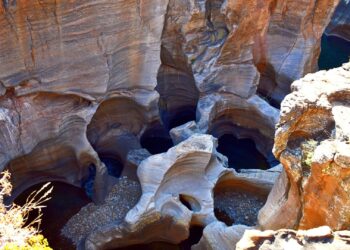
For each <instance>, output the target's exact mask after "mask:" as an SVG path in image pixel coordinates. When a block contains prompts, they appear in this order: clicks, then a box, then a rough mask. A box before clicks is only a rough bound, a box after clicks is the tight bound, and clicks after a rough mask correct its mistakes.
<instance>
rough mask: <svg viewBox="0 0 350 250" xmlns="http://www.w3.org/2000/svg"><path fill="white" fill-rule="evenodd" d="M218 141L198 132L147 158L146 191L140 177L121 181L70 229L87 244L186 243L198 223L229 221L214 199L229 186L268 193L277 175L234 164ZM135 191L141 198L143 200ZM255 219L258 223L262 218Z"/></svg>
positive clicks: (143, 167)
mask: <svg viewBox="0 0 350 250" xmlns="http://www.w3.org/2000/svg"><path fill="white" fill-rule="evenodd" d="M216 144H217V142H216V139H215V138H214V137H212V136H211V135H202V134H194V135H192V136H191V137H190V138H188V139H187V140H185V141H183V142H181V143H179V144H178V145H176V146H175V147H173V148H171V149H169V150H168V151H167V152H166V153H163V154H157V155H153V156H150V157H148V158H146V159H144V160H143V161H142V162H141V163H140V165H139V166H138V170H137V175H138V179H139V181H140V185H141V190H142V194H141V195H140V190H139V189H138V185H137V184H136V183H135V181H130V180H128V179H124V180H121V181H119V184H118V183H117V184H116V185H115V186H114V187H113V188H112V191H111V193H110V194H109V196H108V197H107V199H106V200H105V202H104V203H103V204H102V205H97V206H96V205H93V204H89V205H88V206H86V207H84V208H83V209H82V210H81V211H80V212H79V213H78V214H77V215H76V216H74V217H73V218H72V219H71V221H70V222H68V224H67V225H66V227H65V229H64V234H65V235H66V236H67V237H69V238H71V239H72V240H73V241H74V242H75V243H76V244H77V245H80V246H81V247H82V248H83V249H110V248H112V247H113V248H115V247H125V246H130V245H137V244H146V243H151V242H161V241H164V242H168V243H172V244H180V243H181V242H182V241H184V240H186V239H187V238H188V237H189V232H190V230H191V228H192V227H196V226H197V227H198V226H201V227H205V226H207V225H209V224H211V223H219V225H221V224H223V223H221V222H219V220H218V219H217V216H216V214H215V204H214V203H215V202H214V199H215V196H217V195H219V194H220V192H221V190H222V189H223V188H225V187H226V188H227V187H229V188H230V190H234V191H240V192H242V193H249V192H251V193H254V195H258V196H259V195H261V197H265V199H266V196H267V194H268V193H269V192H270V190H271V188H272V184H271V181H272V182H273V179H274V178H276V176H277V175H276V174H275V173H274V172H272V171H271V172H269V171H261V172H259V171H255V172H254V171H252V172H245V173H236V172H235V171H234V170H233V169H228V168H227V159H226V157H224V156H223V155H221V154H219V153H218V152H217V151H216ZM214 190H215V192H214ZM139 195H140V196H139ZM128 196H132V197H133V199H128ZM135 197H137V199H138V197H140V198H139V199H138V201H137V200H136V199H135ZM135 201H137V203H135ZM120 202H121V204H120ZM244 202H245V201H242V203H244ZM225 206H227V207H228V208H229V206H230V204H226V205H225ZM245 212H247V211H245ZM243 217H244V216H243ZM233 219H236V218H233ZM253 220H254V221H253V224H255V223H256V218H253ZM78 222H79V223H78ZM77 224H79V226H77ZM252 226H254V225H252ZM238 228H248V227H247V226H242V225H241V226H238ZM242 233H243V232H240V233H239V235H241V234H242Z"/></svg>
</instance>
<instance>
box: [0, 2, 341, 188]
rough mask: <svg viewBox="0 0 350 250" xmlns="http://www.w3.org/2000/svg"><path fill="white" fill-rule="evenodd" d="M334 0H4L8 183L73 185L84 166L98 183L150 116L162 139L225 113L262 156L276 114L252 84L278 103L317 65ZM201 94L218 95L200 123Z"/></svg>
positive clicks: (1, 50) (2, 161) (0, 46)
mask: <svg viewBox="0 0 350 250" xmlns="http://www.w3.org/2000/svg"><path fill="white" fill-rule="evenodd" d="M337 2H338V1H337V0H327V1H326V0H322V1H308V2H305V3H304V2H295V1H282V0H281V1H272V0H269V1H256V0H254V1H249V2H246V1H245V2H244V1H233V0H229V1H221V0H215V1H212V0H210V1H209V0H207V1H192V0H190V1H189V0H181V1H177V0H176V1H175V0H170V1H160V0H151V1H147V2H145V1H136V0H135V1H126V0H125V1H117V2H115V1H114V2H112V1H84V2H75V1H69V2H65V1H45V3H44V2H34V3H30V4H29V3H28V1H24V0H20V1H3V2H2V4H1V7H0V25H1V27H2V29H1V31H0V36H1V37H2V40H1V43H0V62H1V63H0V94H1V100H0V102H1V103H2V105H1V107H2V110H1V116H0V117H1V121H2V123H1V127H0V130H1V135H2V137H3V139H2V140H1V142H0V143H1V148H0V151H1V154H0V169H4V168H5V167H6V166H10V168H11V170H12V171H13V172H19V174H18V177H15V179H14V182H15V189H16V187H17V186H21V185H23V186H26V185H27V184H26V183H25V180H26V179H30V178H27V177H25V176H30V175H31V173H30V172H31V171H33V172H35V175H36V176H41V174H42V175H43V176H45V178H47V179H57V180H61V181H67V182H69V183H71V184H74V185H79V183H80V182H82V181H84V180H85V179H86V178H88V177H87V175H88V173H87V172H88V171H87V169H88V167H89V166H90V165H91V164H93V165H95V167H96V168H97V169H98V171H97V173H98V175H97V176H99V177H98V178H100V179H101V182H102V180H103V178H104V177H103V176H104V175H105V173H106V172H107V170H106V169H105V166H104V163H103V162H102V161H101V159H102V158H104V159H105V158H108V159H110V158H113V160H115V161H118V162H120V163H121V164H122V165H124V164H126V159H127V154H128V152H129V151H130V150H137V149H140V148H141V147H143V145H142V143H140V141H139V140H140V137H141V136H142V134H143V132H145V131H146V130H148V129H150V128H151V127H152V124H160V121H162V123H163V124H162V125H161V126H164V128H163V131H165V132H164V136H163V138H161V139H162V140H163V139H164V140H168V139H170V136H169V135H167V134H166V133H168V131H169V130H170V129H172V128H174V127H177V126H179V125H182V124H184V123H186V122H189V121H192V120H197V122H198V124H199V127H200V128H201V129H202V128H204V129H203V131H204V132H209V133H212V134H214V135H216V134H218V133H220V131H224V130H225V129H224V128H223V127H225V125H223V127H222V126H221V127H220V128H218V129H217V130H216V129H212V130H211V131H210V129H209V131H206V130H207V129H206V128H211V127H215V126H214V125H213V124H211V122H212V121H214V124H217V123H216V122H217V119H216V118H217V117H218V115H221V114H222V113H225V112H228V113H227V116H226V115H224V116H226V117H227V118H225V119H226V121H227V122H228V123H229V124H233V125H234V129H233V130H234V131H235V132H234V133H235V134H236V136H238V137H240V138H241V137H244V138H249V139H252V140H254V142H255V144H256V145H257V148H258V149H259V151H260V152H261V153H262V154H264V155H265V156H266V154H268V152H269V151H270V149H271V147H272V135H273V132H274V131H273V130H274V129H273V127H274V124H275V123H276V119H277V118H276V117H277V115H276V114H278V112H277V110H273V109H272V108H270V106H269V105H270V104H269V103H268V102H266V101H264V100H262V99H261V100H260V99H259V97H258V96H257V93H256V92H257V90H258V89H259V95H264V96H265V97H266V98H265V97H264V98H265V99H266V100H269V99H271V98H272V99H273V100H280V99H281V98H282V97H283V96H284V95H285V94H286V93H287V91H286V90H287V89H289V85H290V83H291V82H292V81H293V80H295V79H296V78H297V77H300V76H301V75H303V74H305V73H306V72H310V71H312V70H314V69H315V65H316V64H315V60H316V59H315V58H316V57H317V55H318V51H319V38H320V36H321V34H322V32H323V29H324V28H325V26H326V24H327V23H328V21H329V18H330V16H331V14H332V12H333V10H334V9H335V6H336V4H337ZM292 64H293V65H295V66H293V67H292V66H291V65H292ZM261 75H262V76H263V77H261ZM266 79H269V81H267V80H266ZM213 96H217V97H215V98H212V97H213ZM220 96H221V97H220ZM207 99H212V101H211V102H212V107H216V106H217V107H221V106H222V103H226V104H225V105H224V106H223V107H221V108H220V114H219V113H217V114H216V112H215V110H213V111H211V113H212V114H213V115H212V116H213V117H216V118H213V119H214V120H213V119H212V118H210V119H204V120H203V115H202V114H201V113H202V111H203V110H205V109H204V108H203V102H204V105H205V103H206V100H207ZM222 99H227V100H229V99H233V101H231V102H230V101H229V102H226V101H222ZM216 102H218V103H216ZM197 106H199V107H200V109H199V114H200V116H199V117H197V119H196V115H195V114H196V111H198V110H196V108H197ZM242 110H243V112H244V113H245V114H242V112H241V111H242ZM231 111H232V112H231ZM251 111H252V112H251ZM265 111H268V113H269V112H270V111H271V112H270V113H271V114H266V112H265ZM205 112H209V111H205ZM231 114H238V117H236V118H233V117H232V115H231ZM266 116H267V119H268V120H267V121H265V120H264V119H265V117H266ZM256 117H257V118H258V119H259V121H262V122H261V123H260V122H259V123H260V125H261V126H260V125H253V124H252V122H251V121H253V120H254V119H255V118H256ZM272 117H273V118H272ZM215 119H216V120H215ZM203 122H204V123H205V122H208V124H203ZM218 122H219V123H220V121H218ZM232 128H233V127H232ZM162 133H163V132H162ZM170 146H172V145H171V144H170V143H169V145H168V148H169V147H170ZM266 148H267V149H266ZM157 152H158V151H157ZM163 152H164V151H163ZM34 158H35V159H36V162H35V163H32V159H34ZM58 159H59V160H58ZM24 162H27V163H28V164H27V163H24ZM26 164H27V165H26ZM29 165H30V166H29ZM65 168H67V169H68V168H69V170H67V171H65V170H64V169H65ZM34 170H35V171H34ZM21 176H22V177H21ZM38 181H39V180H38ZM40 181H43V180H40ZM24 188H25V187H24ZM15 192H16V191H15ZM101 192H102V191H101ZM102 193H103V192H102Z"/></svg>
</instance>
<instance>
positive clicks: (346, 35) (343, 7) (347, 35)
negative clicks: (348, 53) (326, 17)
mask: <svg viewBox="0 0 350 250" xmlns="http://www.w3.org/2000/svg"><path fill="white" fill-rule="evenodd" d="M349 13H350V2H349V1H348V0H341V1H340V3H339V5H338V7H337V9H336V10H335V12H334V14H333V17H332V19H331V22H330V23H329V25H328V26H327V29H326V34H327V35H333V36H338V37H341V38H343V39H346V40H348V41H350V15H349Z"/></svg>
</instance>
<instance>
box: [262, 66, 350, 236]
mask: <svg viewBox="0 0 350 250" xmlns="http://www.w3.org/2000/svg"><path fill="white" fill-rule="evenodd" d="M292 90H293V92H292V93H291V94H290V95H288V96H287V97H286V98H285V100H284V101H283V103H282V109H281V119H280V121H279V123H278V125H277V131H276V137H275V145H274V153H275V156H276V157H277V158H278V159H279V160H280V161H281V163H282V164H283V166H284V168H285V171H286V176H283V177H280V181H278V182H277V183H276V184H275V186H274V188H273V190H272V192H271V194H270V197H269V199H268V202H267V204H266V205H265V207H264V208H263V209H262V210H261V211H260V215H259V216H260V218H259V222H260V224H261V226H262V227H263V228H265V229H278V228H282V227H286V228H294V227H295V228H301V229H309V228H313V227H317V226H321V225H328V226H330V227H331V228H332V229H335V230H342V229H347V228H349V226H350V219H349V218H350V212H349V211H350V210H349V208H350V199H349V195H350V183H349V181H348V179H349V176H350V169H349V167H350V154H349V152H350V144H349V138H350V126H349V125H350V116H349V115H348V114H350V106H349V97H350V64H349V63H348V64H344V65H343V66H342V67H340V68H337V69H333V70H330V71H320V72H317V73H315V74H309V75H307V76H306V77H304V78H303V79H301V80H298V81H296V82H294V83H293V85H292Z"/></svg>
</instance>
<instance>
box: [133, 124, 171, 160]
mask: <svg viewBox="0 0 350 250" xmlns="http://www.w3.org/2000/svg"><path fill="white" fill-rule="evenodd" d="M140 143H141V146H142V147H143V148H145V149H147V150H148V152H150V153H151V154H160V153H164V152H166V151H168V149H170V148H171V147H173V146H174V144H173V141H172V140H171V137H170V135H169V132H167V131H166V130H165V128H164V127H163V126H161V125H157V126H155V127H153V128H150V129H148V130H147V131H145V133H144V134H143V135H142V136H141V139H140Z"/></svg>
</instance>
